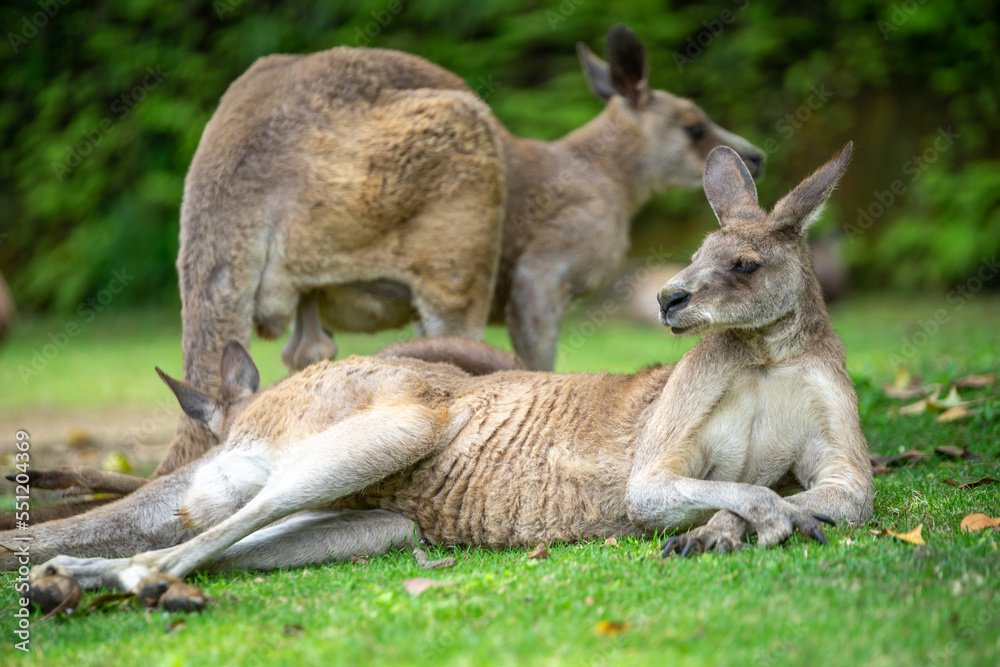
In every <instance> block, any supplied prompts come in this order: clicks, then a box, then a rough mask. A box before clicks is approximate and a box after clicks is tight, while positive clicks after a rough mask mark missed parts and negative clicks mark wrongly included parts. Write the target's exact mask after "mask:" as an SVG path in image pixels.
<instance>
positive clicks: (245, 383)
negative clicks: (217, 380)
mask: <svg viewBox="0 0 1000 667" xmlns="http://www.w3.org/2000/svg"><path fill="white" fill-rule="evenodd" d="M219 370H220V372H221V374H222V398H223V399H224V400H226V401H232V400H235V399H237V398H245V397H247V396H250V395H251V394H253V393H254V392H256V391H257V390H258V389H260V373H259V372H258V371H257V365H256V364H254V362H253V359H251V358H250V353H249V352H247V350H246V348H245V347H243V346H242V345H240V343H239V342H238V341H235V340H231V341H229V342H228V343H226V348H225V349H224V350H222V363H221V364H220V366H219Z"/></svg>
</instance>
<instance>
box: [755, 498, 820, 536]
mask: <svg viewBox="0 0 1000 667" xmlns="http://www.w3.org/2000/svg"><path fill="white" fill-rule="evenodd" d="M787 505H788V507H787V508H786V507H781V508H775V509H776V512H775V514H776V515H777V516H775V517H774V519H773V520H770V521H767V522H765V524H764V525H763V526H761V525H758V526H757V544H758V546H761V547H770V546H774V545H775V544H783V543H784V542H785V541H786V540H788V538H790V537H791V536H792V533H794V532H796V531H798V532H799V533H800V534H802V535H803V536H805V537H806V538H809V539H812V540H815V541H816V542H819V543H820V544H826V543H827V539H826V534H825V533H824V532H823V527H822V524H823V523H826V524H829V525H831V526H836V525H837V523H836V522H835V521H834V520H833V519H831V518H830V517H828V516H826V515H825V514H817V513H815V512H812V511H810V510H804V509H800V508H798V507H796V506H794V505H792V504H791V503H787Z"/></svg>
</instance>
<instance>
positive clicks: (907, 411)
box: [899, 399, 927, 415]
mask: <svg viewBox="0 0 1000 667" xmlns="http://www.w3.org/2000/svg"><path fill="white" fill-rule="evenodd" d="M925 412H927V400H926V399H924V400H922V401H917V402H916V403H910V404H909V405H904V406H903V407H901V408H900V409H899V414H901V415H922V414H924V413H925Z"/></svg>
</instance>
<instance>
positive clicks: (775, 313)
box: [0, 147, 873, 590]
mask: <svg viewBox="0 0 1000 667" xmlns="http://www.w3.org/2000/svg"><path fill="white" fill-rule="evenodd" d="M849 155H850V147H848V148H847V149H845V150H844V151H843V152H842V153H841V155H839V156H838V157H837V158H835V159H834V160H831V161H830V162H829V163H828V164H826V165H824V166H823V167H821V168H820V169H819V170H818V171H817V172H816V173H815V174H813V175H812V176H811V177H809V178H808V179H806V180H805V181H804V182H803V183H802V184H801V185H800V186H799V187H798V188H796V189H795V190H793V191H792V192H791V193H790V194H789V195H787V196H786V197H785V198H784V199H782V200H781V201H780V202H779V203H778V204H777V205H776V206H775V208H774V210H773V211H772V212H771V213H767V212H764V211H763V210H761V209H760V208H759V207H758V206H757V204H756V191H755V190H754V188H753V181H752V180H751V179H750V178H749V175H748V174H747V173H746V168H745V166H743V164H742V162H741V161H740V158H739V157H738V156H737V154H736V153H735V152H733V151H732V150H730V149H728V148H719V149H717V150H716V151H714V152H713V153H712V154H711V155H710V156H709V159H708V162H707V164H706V179H705V190H706V194H707V195H708V197H709V201H710V202H711V203H712V206H713V208H714V209H715V211H716V212H717V214H718V215H719V218H720V223H721V224H722V229H721V230H719V231H717V232H715V233H713V234H712V235H710V236H709V237H708V238H707V239H706V240H705V242H704V243H703V244H702V247H701V248H700V249H699V251H698V252H697V253H696V254H695V256H694V258H693V259H692V263H691V265H690V266H689V267H688V268H687V269H685V270H684V271H682V272H681V273H679V274H678V275H677V276H675V277H674V278H673V279H671V281H670V282H668V283H667V284H666V285H665V286H664V288H663V290H662V291H661V294H660V297H659V298H660V302H661V319H662V320H663V322H664V324H666V325H668V326H670V327H671V329H672V330H673V331H675V332H687V331H701V332H707V333H706V334H705V337H704V338H703V339H702V340H701V341H700V342H699V344H698V345H697V346H696V347H695V348H694V349H693V350H692V351H690V352H689V353H687V354H685V355H684V357H683V358H682V359H681V360H680V361H679V362H678V363H677V364H676V365H675V366H672V367H670V366H663V367H654V368H650V369H646V370H644V371H642V372H640V373H637V374H635V375H624V376H613V375H607V374H568V375H557V374H551V373H541V372H532V371H505V372H498V373H492V374H488V375H484V376H479V377H475V376H470V375H469V374H468V373H465V372H464V371H462V370H461V369H459V368H458V367H456V366H454V365H451V364H443V363H428V362H425V361H421V360H416V359H399V358H388V359H385V358H375V357H363V358H362V357H350V358H348V359H345V360H343V361H339V362H321V363H319V364H315V365H312V366H310V367H308V368H307V369H305V370H304V371H302V372H300V373H297V374H295V375H293V376H291V377H289V378H286V379H285V380H282V381H281V382H278V383H277V384H275V385H273V386H272V387H270V388H269V389H267V390H265V391H263V392H260V393H259V394H253V391H254V390H255V389H256V387H255V381H254V379H255V377H256V369H255V367H254V366H253V362H252V360H251V359H250V357H249V355H248V354H247V353H246V351H245V350H244V349H243V348H242V347H241V346H239V345H238V344H237V343H232V344H230V345H228V346H227V347H226V350H225V352H224V355H223V362H222V369H223V371H222V372H221V375H222V377H223V380H224V383H225V385H224V386H225V392H224V393H225V394H226V395H234V396H244V395H248V398H247V402H246V403H245V404H239V405H235V404H233V405H230V406H229V407H227V406H226V405H224V404H222V403H221V402H218V401H216V400H215V399H212V398H211V397H209V396H207V395H205V394H203V393H201V392H198V391H197V390H196V389H193V388H191V387H189V386H187V385H184V384H183V383H178V382H175V381H171V382H170V384H171V387H172V389H173V390H174V392H175V394H176V395H177V398H178V400H179V401H180V403H181V406H182V408H183V409H184V410H185V411H186V412H187V413H188V414H189V415H191V416H192V418H196V419H198V420H199V421H200V422H201V423H202V424H204V425H205V426H206V427H207V428H210V429H212V430H213V431H214V432H215V435H216V436H217V437H219V438H220V439H221V440H223V441H224V442H225V444H224V445H223V446H222V447H220V448H218V449H217V450H215V451H213V452H211V453H209V454H208V455H207V456H206V457H204V458H202V459H201V460H199V461H197V462H196V463H194V464H192V465H190V466H187V467H185V468H183V469H181V470H179V471H177V472H176V473H173V474H171V475H167V476H165V477H163V478H161V479H158V480H154V481H153V482H151V483H149V484H147V485H146V486H144V487H143V488H142V489H140V490H139V491H137V492H136V493H134V494H132V495H131V496H129V497H127V498H125V499H123V500H122V501H120V502H118V503H114V504H112V505H109V506H107V507H105V508H101V509H99V510H97V511H95V512H93V513H91V514H89V515H87V516H84V517H77V518H75V519H68V520H65V521H56V522H52V523H48V524H42V525H40V526H37V527H34V528H33V534H32V537H33V538H34V541H33V543H32V554H34V555H36V556H37V555H54V554H55V553H60V552H61V553H63V554H76V555H81V556H88V555H92V554H94V553H108V552H112V553H114V552H117V553H134V551H136V550H137V549H142V548H153V549H158V550H156V551H151V552H149V553H140V554H139V555H136V556H134V557H132V558H130V559H124V558H123V559H117V560H105V559H94V558H86V559H82V560H81V559H78V558H73V557H70V556H66V555H62V556H59V557H57V558H54V559H53V560H52V561H50V562H49V563H46V564H44V565H41V566H38V567H37V568H36V569H35V570H34V571H33V574H32V576H33V577H37V576H41V573H43V572H48V571H50V568H55V570H56V571H57V572H58V573H60V574H64V575H66V576H74V577H77V578H79V579H80V583H81V585H83V586H84V587H93V586H97V585H102V584H103V585H112V586H116V587H120V588H124V589H126V590H136V589H137V587H139V586H140V584H141V581H142V580H143V578H144V577H146V576H148V575H150V574H157V573H166V574H170V575H173V576H184V575H186V574H188V573H189V572H191V571H192V570H193V569H195V568H199V567H203V568H208V569H219V568H223V567H250V566H259V565H260V564H261V563H265V564H268V565H269V566H272V567H280V566H293V565H301V564H305V563H311V562H321V561H323V560H327V559H330V558H347V557H349V556H351V555H352V554H357V553H365V552H369V553H372V552H376V551H384V550H386V549H388V548H391V546H393V545H395V546H400V545H402V544H407V543H409V544H412V543H413V542H414V541H416V539H417V538H418V537H419V536H420V535H423V536H424V537H425V538H426V539H429V540H431V541H432V542H436V543H440V544H471V545H489V546H494V547H504V546H525V545H531V544H535V543H537V542H539V541H552V540H567V541H570V540H578V539H585V538H588V537H597V536H615V535H627V534H636V533H639V534H647V533H649V532H650V531H653V530H660V531H670V530H676V529H678V528H684V527H688V526H692V525H697V524H699V523H701V522H705V521H706V520H707V523H705V524H704V525H701V526H698V527H696V528H695V529H693V530H691V531H690V532H688V533H685V534H683V535H678V536H676V537H674V538H672V539H671V540H669V541H668V542H667V544H666V545H665V549H666V550H667V551H679V552H680V553H682V554H683V555H689V554H690V553H698V552H700V551H707V550H710V549H714V550H718V551H727V550H731V549H734V548H738V547H739V545H740V544H741V541H742V539H743V538H744V536H745V535H746V534H748V533H752V532H755V533H756V534H757V536H758V544H759V545H761V546H770V545H774V544H778V543H780V542H782V541H784V540H785V539H787V538H788V537H789V536H790V535H791V534H792V533H793V532H796V531H798V532H800V533H802V534H804V535H806V536H807V537H810V538H812V539H815V540H817V541H819V542H821V543H824V542H826V538H825V535H824V533H823V531H822V529H821V527H820V523H819V522H820V521H828V522H829V521H832V520H833V519H837V520H846V521H851V522H859V521H863V520H865V519H867V518H869V517H870V516H871V514H872V499H873V485H872V477H871V469H870V465H869V462H868V458H867V447H866V444H865V440H864V436H863V434H862V432H861V428H860V423H859V419H858V412H857V399H856V397H855V395H854V392H853V389H852V388H851V385H850V380H849V378H848V376H847V372H846V368H845V361H844V351H843V348H842V346H841V344H840V341H839V340H838V339H837V336H836V334H835V333H834V331H833V329H832V327H831V326H830V321H829V317H828V316H827V314H826V311H825V308H824V304H823V300H822V296H821V295H820V293H819V287H818V285H817V283H816V278H815V275H814V274H813V273H812V271H811V268H810V265H809V261H808V258H809V246H808V244H807V243H806V241H805V230H806V229H807V227H808V225H809V223H810V222H811V220H812V219H813V218H814V217H815V215H816V214H817V211H818V208H819V206H820V205H821V204H822V202H823V201H824V200H825V198H826V197H827V196H828V195H829V193H830V191H831V190H832V189H833V186H834V184H835V183H836V181H837V179H838V178H839V176H840V174H841V173H842V171H843V169H844V167H845V166H846V163H847V159H848V157H849ZM751 257H752V258H753V261H757V262H759V263H760V266H759V267H757V268H756V269H755V270H745V271H741V270H737V267H743V268H746V267H745V265H744V264H743V262H745V261H748V259H749V258H751ZM735 273H739V274H740V275H739V276H736V275H734V274H735ZM778 278H781V280H780V281H778V280H777V279H778ZM758 297H760V298H758ZM226 368H229V369H230V370H229V372H226V370H225V369H226ZM231 410H238V411H239V414H237V415H235V416H234V415H231V414H221V417H220V416H219V415H218V414H217V413H220V412H221V413H226V412H227V411H231ZM221 424H230V426H229V427H228V428H227V429H226V430H225V431H222V430H220V428H219V427H220V425H221ZM776 490H781V491H783V492H786V493H788V492H791V493H792V494H793V495H790V496H787V497H782V496H779V495H778V493H777V492H776ZM166 507H169V508H171V509H170V511H169V513H168V512H166V511H165V508H166ZM176 507H180V508H181V511H182V513H183V520H181V519H180V518H178V517H177V516H176V515H175V513H174V509H173V508H176ZM112 526H114V527H115V530H113V531H111V530H109V528H110V527H112ZM109 533H114V534H113V535H109ZM194 533H197V536H195V537H190V535H191V534H194ZM123 536H126V537H127V539H125V538H123ZM10 538H11V535H10V534H0V544H4V545H7V544H10ZM128 540H131V544H130V545H129V543H128ZM151 542H152V543H154V544H156V546H153V547H150V546H147V545H149V544H150V543H151ZM123 544H126V545H129V546H131V548H130V549H127V550H124V551H119V549H121V546H122V545H123ZM171 544H177V546H171ZM14 562H15V560H14V557H13V556H9V557H7V558H3V559H0V564H2V565H4V566H6V567H11V566H13V565H14Z"/></svg>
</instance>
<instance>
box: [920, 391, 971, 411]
mask: <svg viewBox="0 0 1000 667" xmlns="http://www.w3.org/2000/svg"><path fill="white" fill-rule="evenodd" d="M960 405H968V402H967V401H963V400H962V397H961V396H959V395H958V389H956V388H955V387H952V388H951V390H950V391H948V395H947V396H945V397H944V398H941V397H940V396H939V397H938V398H931V399H928V400H927V411H928V412H943V411H944V410H947V409H948V408H957V407H959V406H960Z"/></svg>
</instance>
